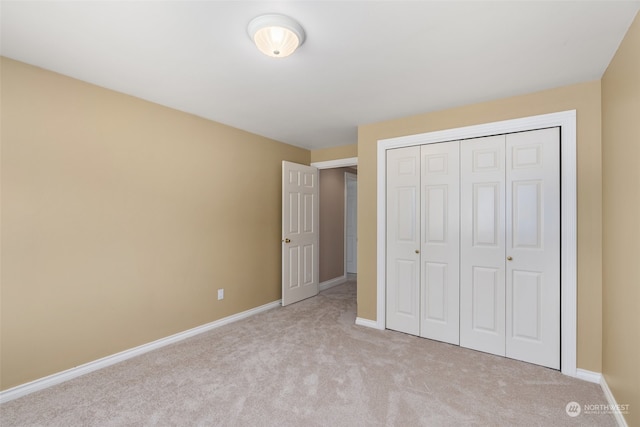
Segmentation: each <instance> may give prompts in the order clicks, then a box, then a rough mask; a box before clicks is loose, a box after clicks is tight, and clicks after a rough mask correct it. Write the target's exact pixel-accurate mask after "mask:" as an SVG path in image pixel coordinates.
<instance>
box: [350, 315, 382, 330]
mask: <svg viewBox="0 0 640 427" xmlns="http://www.w3.org/2000/svg"><path fill="white" fill-rule="evenodd" d="M356 325H359V326H366V327H367V328H373V329H378V330H381V331H382V330H384V328H382V327H381V326H380V325H379V324H378V322H376V321H375V320H369V319H363V318H362V317H356Z"/></svg>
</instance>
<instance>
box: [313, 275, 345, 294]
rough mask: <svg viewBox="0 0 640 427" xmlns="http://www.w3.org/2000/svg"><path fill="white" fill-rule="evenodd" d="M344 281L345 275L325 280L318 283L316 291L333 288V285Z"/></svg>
mask: <svg viewBox="0 0 640 427" xmlns="http://www.w3.org/2000/svg"><path fill="white" fill-rule="evenodd" d="M346 281H347V276H338V277H336V278H334V279H330V280H325V281H324V282H322V283H320V284H319V285H318V291H326V290H327V289H329V288H333V287H334V286H338V285H342V284H343V283H344V282H346Z"/></svg>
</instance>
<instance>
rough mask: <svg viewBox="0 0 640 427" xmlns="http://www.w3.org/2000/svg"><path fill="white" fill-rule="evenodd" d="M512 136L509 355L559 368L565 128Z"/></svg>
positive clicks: (508, 161)
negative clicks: (561, 133) (562, 137)
mask: <svg viewBox="0 0 640 427" xmlns="http://www.w3.org/2000/svg"><path fill="white" fill-rule="evenodd" d="M506 138H507V139H506V151H507V153H506V188H507V209H508V211H507V224H506V232H507V235H506V242H507V247H506V251H507V253H506V254H507V262H506V318H507V324H506V355H507V357H511V358H514V359H519V360H523V361H526V362H531V363H536V364H538V365H543V366H547V367H550V368H554V369H559V368H560V191H559V188H560V156H559V153H560V144H559V142H560V139H559V129H558V128H551V129H541V130H536V131H530V132H522V133H516V134H509V135H507V137H506Z"/></svg>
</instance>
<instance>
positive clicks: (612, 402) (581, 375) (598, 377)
mask: <svg viewBox="0 0 640 427" xmlns="http://www.w3.org/2000/svg"><path fill="white" fill-rule="evenodd" d="M576 378H578V379H581V380H584V381H589V382H590V383H595V384H600V388H602V392H603V393H604V396H605V397H606V398H607V403H608V404H609V407H612V408H617V407H618V402H616V398H615V397H613V393H611V389H609V386H608V385H607V381H606V380H605V379H604V375H602V374H601V373H599V372H592V371H587V370H586V369H579V368H578V369H576ZM612 412H613V415H614V417H615V418H616V421H617V422H618V425H619V426H620V427H629V426H628V424H627V421H626V420H625V419H624V415H622V414H621V413H620V412H619V411H612Z"/></svg>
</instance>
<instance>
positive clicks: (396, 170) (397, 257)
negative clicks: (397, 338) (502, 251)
mask: <svg viewBox="0 0 640 427" xmlns="http://www.w3.org/2000/svg"><path fill="white" fill-rule="evenodd" d="M387 224H388V226H387V278H386V279H387V301H386V313H387V315H386V316H387V318H386V325H387V328H389V329H393V330H396V331H400V332H405V333H408V334H413V335H419V333H420V294H419V293H420V254H419V252H420V251H419V248H420V147H407V148H399V149H395V150H388V151H387Z"/></svg>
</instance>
